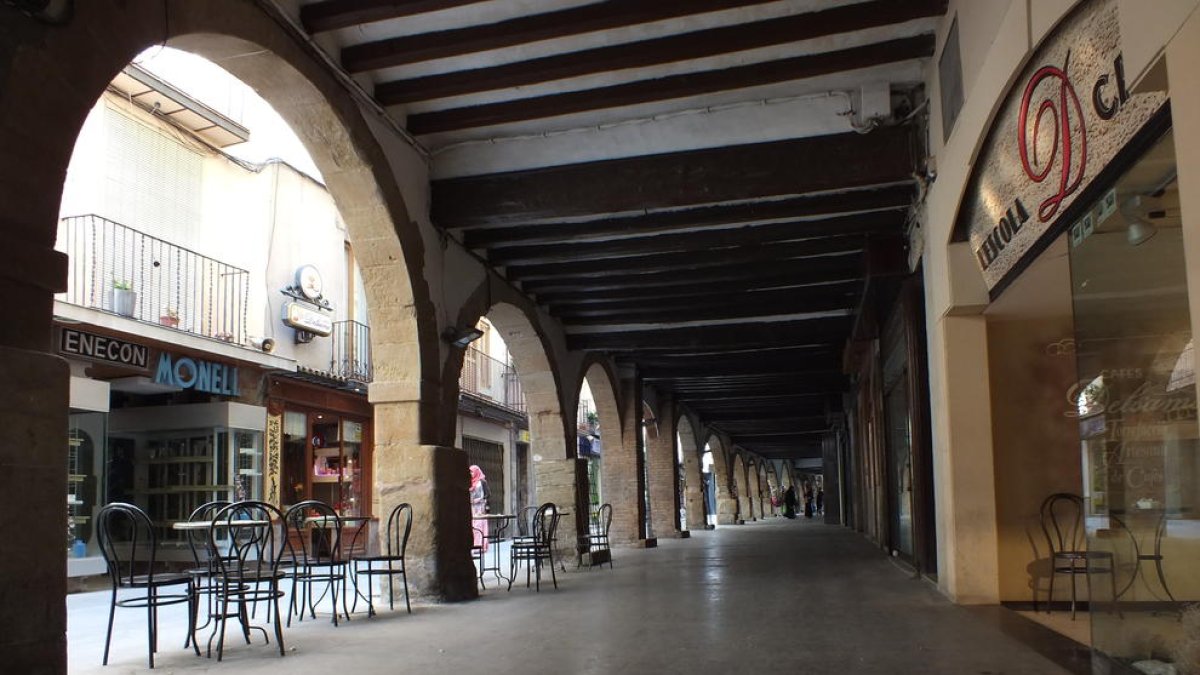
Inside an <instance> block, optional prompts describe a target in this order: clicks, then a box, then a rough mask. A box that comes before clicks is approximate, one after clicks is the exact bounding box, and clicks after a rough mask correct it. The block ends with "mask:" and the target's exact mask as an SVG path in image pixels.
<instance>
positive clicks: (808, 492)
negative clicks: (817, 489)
mask: <svg viewBox="0 0 1200 675" xmlns="http://www.w3.org/2000/svg"><path fill="white" fill-rule="evenodd" d="M804 517H805V518H812V517H813V489H812V485H811V484H810V483H805V484H804Z"/></svg>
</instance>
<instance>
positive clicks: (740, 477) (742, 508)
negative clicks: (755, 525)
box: [732, 450, 754, 523]
mask: <svg viewBox="0 0 1200 675" xmlns="http://www.w3.org/2000/svg"><path fill="white" fill-rule="evenodd" d="M732 473H733V494H734V498H735V499H736V500H737V522H739V523H744V522H747V521H750V520H754V514H753V513H752V512H751V510H750V484H749V482H748V481H747V480H746V476H747V473H746V459H745V458H744V457H743V456H742V453H741V452H738V451H737V450H735V451H734V452H733V465H732Z"/></svg>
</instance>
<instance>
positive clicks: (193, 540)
mask: <svg viewBox="0 0 1200 675" xmlns="http://www.w3.org/2000/svg"><path fill="white" fill-rule="evenodd" d="M231 503H232V502H229V501H224V500H218V501H212V502H208V503H206V504H201V505H200V506H197V507H196V509H195V510H194V511H192V513H191V515H189V516H188V519H187V522H188V525H189V526H191V527H188V529H187V530H185V534H186V537H187V543H188V549H189V550H190V551H191V554H192V562H193V564H194V565H195V567H193V568H191V569H189V570H187V574H190V575H191V577H192V589H193V591H194V592H195V594H196V603H195V606H194V607H193V609H195V611H196V612H197V613H199V611H200V598H201V597H203V598H204V599H205V601H206V605H207V617H206V618H205V621H204V623H203V624H200V623H199V622H196V621H195V620H194V619H193V621H194V623H193V633H194V632H195V631H198V630H201V629H203V628H207V627H208V625H209V623H210V622H211V621H212V620H213V615H214V614H215V608H214V604H215V596H216V594H217V588H218V586H219V585H218V584H217V583H216V579H217V561H216V559H215V558H216V556H217V555H219V553H218V552H217V550H216V549H214V548H212V546H211V545H210V543H209V536H208V531H209V530H210V529H211V527H212V522H213V519H214V518H216V516H217V513H218V512H220V510H221V509H223V508H225V507H226V506H229V505H230V504H231ZM206 524H207V527H206V526H205V525H206Z"/></svg>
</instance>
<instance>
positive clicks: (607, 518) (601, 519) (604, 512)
mask: <svg viewBox="0 0 1200 675" xmlns="http://www.w3.org/2000/svg"><path fill="white" fill-rule="evenodd" d="M596 521H597V524H598V525H599V526H600V531H599V532H597V534H599V535H600V536H602V537H607V536H608V528H609V527H611V526H612V504H607V503H606V504H601V505H600V510H599V512H598V513H597V516H596Z"/></svg>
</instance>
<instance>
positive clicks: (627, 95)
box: [375, 33, 934, 136]
mask: <svg viewBox="0 0 1200 675" xmlns="http://www.w3.org/2000/svg"><path fill="white" fill-rule="evenodd" d="M933 47H934V36H933V34H932V33H929V34H925V35H919V36H916V37H909V38H900V39H898V40H888V41H886V42H878V43H875V44H870V45H864V46H861V47H851V48H849V49H840V50H837V51H831V52H823V53H820V54H809V55H806V56H796V57H792V58H787V59H778V60H775V61H764V62H760V63H753V64H750V65H746V66H734V67H732V68H724V69H721V70H707V71H700V72H692V73H686V74H682V75H668V76H665V77H659V78H654V79H649V80H637V81H634V82H627V83H624V84H615V85H610V86H607V87H596V88H593V89H583V90H579V91H571V92H566V93H561V94H548V95H546V96H534V97H529V98H519V99H514V100H509V101H502V102H499V103H484V104H481V105H475V106H467V107H462V108H447V109H445V110H437V111H433V112H426V113H417V114H414V115H410V116H409V117H408V130H409V131H410V132H412V133H413V134H415V135H418V136H420V135H423V134H432V133H439V132H444V131H457V130H460V129H471V128H476V127H485V126H493V125H497V124H508V123H511V122H521V121H524V120H534V119H542V118H546V117H555V116H559V115H567V114H570V113H577V112H584V111H587V110H597V109H605V108H617V107H621V106H630V105H637V104H639V103H648V102H651V101H665V100H668V99H675V98H685V97H688V96H699V95H701V94H711V93H713V92H718V91H728V90H731V89H743V88H746V87H755V86H760V85H766V84H774V83H776V82H787V81H791V80H804V79H808V78H813V77H819V76H821V75H829V74H831V73H840V72H845V71H849V70H858V69H860V68H869V67H871V66H879V65H883V64H887V63H897V62H901V61H908V60H912V59H923V58H928V57H930V56H932V55H933ZM375 98H376V99H377V100H378V101H379V102H380V103H382V104H383V105H392V104H395V103H399V102H401V101H399V100H390V99H389V97H388V91H387V90H386V89H382V90H381V88H380V87H376V90H375Z"/></svg>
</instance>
